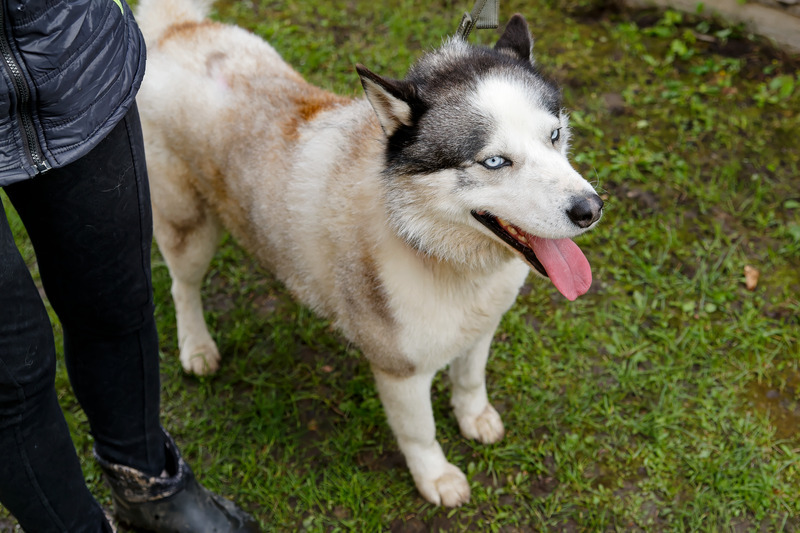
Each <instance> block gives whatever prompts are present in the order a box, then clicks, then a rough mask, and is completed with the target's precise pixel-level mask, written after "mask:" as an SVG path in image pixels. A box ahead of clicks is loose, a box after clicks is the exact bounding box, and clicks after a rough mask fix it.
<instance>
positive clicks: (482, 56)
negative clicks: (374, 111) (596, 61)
mask: <svg viewBox="0 0 800 533" xmlns="http://www.w3.org/2000/svg"><path fill="white" fill-rule="evenodd" d="M437 54H438V55H437ZM495 73H503V75H504V76H512V77H519V78H520V79H521V80H522V82H523V83H526V84H528V85H530V87H531V92H532V93H536V95H537V98H539V99H540V101H541V103H542V105H544V107H545V109H547V111H548V112H549V113H551V114H552V115H553V116H555V117H558V116H559V114H560V112H561V93H560V91H559V90H558V88H557V87H556V85H555V84H553V83H552V82H550V81H549V80H547V79H546V78H545V77H544V76H543V75H542V74H541V73H540V72H539V70H538V69H537V68H536V67H535V66H534V65H533V64H532V63H531V62H530V61H528V60H522V59H519V58H518V57H517V56H515V55H513V54H509V53H507V52H503V51H498V50H496V49H492V48H483V47H476V46H471V47H470V49H469V52H468V53H464V54H453V56H452V57H449V56H447V55H446V54H441V53H438V52H433V53H431V54H430V57H428V56H426V57H423V58H422V59H421V60H420V61H419V62H418V63H417V64H415V65H414V66H413V67H411V69H410V70H409V73H408V76H407V77H406V79H405V80H404V81H405V82H406V83H408V84H409V85H410V86H412V87H413V88H414V93H413V94H414V98H413V99H411V101H407V102H408V103H409V106H410V107H411V110H412V121H411V124H410V125H402V126H400V127H398V128H397V129H396V130H395V131H394V132H393V134H392V135H390V137H389V140H388V144H387V152H386V158H387V169H386V170H387V173H388V174H389V175H397V174H432V173H434V172H438V171H440V170H445V169H452V168H460V167H463V166H464V165H465V164H468V163H472V162H474V161H475V160H476V157H477V155H478V154H479V153H480V151H481V150H482V149H483V148H484V147H485V146H486V142H487V140H488V136H489V135H490V132H491V131H492V130H493V125H492V123H491V118H490V117H488V116H486V115H484V114H483V113H482V111H481V110H480V109H476V108H475V107H474V106H471V105H470V104H469V102H468V99H467V98H466V96H467V95H468V94H470V93H471V92H473V91H474V90H475V88H476V87H477V86H478V84H479V82H480V80H481V79H484V78H486V77H488V76H491V75H493V74H495Z"/></svg>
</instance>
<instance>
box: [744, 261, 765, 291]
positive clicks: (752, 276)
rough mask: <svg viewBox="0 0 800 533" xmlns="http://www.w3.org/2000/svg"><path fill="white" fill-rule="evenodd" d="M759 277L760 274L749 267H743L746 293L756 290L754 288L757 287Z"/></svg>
mask: <svg viewBox="0 0 800 533" xmlns="http://www.w3.org/2000/svg"><path fill="white" fill-rule="evenodd" d="M760 275H761V272H759V271H758V270H757V269H755V268H753V267H751V266H750V265H745V266H744V285H745V287H747V290H748V291H754V290H756V287H757V286H758V277H759V276H760Z"/></svg>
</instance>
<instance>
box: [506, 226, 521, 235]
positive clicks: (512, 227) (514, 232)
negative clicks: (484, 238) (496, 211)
mask: <svg viewBox="0 0 800 533" xmlns="http://www.w3.org/2000/svg"><path fill="white" fill-rule="evenodd" d="M506 229H507V230H508V232H509V233H510V234H511V235H519V232H518V231H517V230H515V229H514V226H507V227H506Z"/></svg>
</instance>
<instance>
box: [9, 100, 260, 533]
mask: <svg viewBox="0 0 800 533" xmlns="http://www.w3.org/2000/svg"><path fill="white" fill-rule="evenodd" d="M6 192H7V193H8V195H9V198H10V199H11V201H12V202H13V203H14V205H15V207H16V208H17V211H18V212H19V213H20V217H21V218H22V219H23V222H24V223H25V225H26V228H27V229H28V234H29V235H30V237H31V241H32V242H33V245H34V249H35V250H36V256H37V259H38V261H39V270H40V272H41V275H42V282H43V284H44V287H45V291H46V293H47V296H48V298H49V299H50V302H51V303H52V304H53V308H54V309H55V310H56V313H58V316H59V318H60V319H61V323H62V326H63V329H64V351H65V359H66V362H67V370H68V372H69V376H70V381H71V383H72V386H73V389H74V390H75V395H76V397H77V398H78V401H79V402H80V403H81V406H82V407H83V409H84V411H85V412H86V415H87V418H88V419H89V424H90V425H91V429H92V434H93V435H94V438H95V455H96V457H97V459H98V462H99V463H100V466H101V468H102V469H103V472H104V473H105V475H106V479H107V480H108V482H109V485H110V486H111V493H112V498H113V500H114V506H115V510H116V513H117V517H118V518H119V519H120V520H122V521H124V522H126V523H129V524H131V525H133V526H136V527H138V528H141V529H146V530H152V531H157V532H161V531H170V532H176V531H177V532H186V533H189V532H192V533H193V532H197V531H229V532H231V533H235V532H256V531H259V527H258V524H257V522H255V520H253V518H252V517H251V516H249V515H248V514H247V513H245V512H244V511H242V510H241V509H239V508H238V507H237V506H236V505H235V504H233V503H232V502H230V501H228V500H226V499H224V498H222V497H220V496H218V495H216V494H213V493H211V492H209V491H208V490H206V489H205V488H203V487H202V486H201V485H200V484H199V483H198V482H197V481H196V480H195V478H194V475H193V474H192V471H191V468H189V466H188V465H187V464H186V463H184V462H183V460H182V459H181V457H180V453H179V452H178V450H177V447H176V446H175V444H174V443H173V442H172V440H171V439H170V438H169V437H168V436H167V435H166V434H165V432H164V430H163V429H162V428H161V426H160V423H159V394H160V385H159V368H158V337H157V333H156V327H155V321H154V317H153V298H152V286H151V281H150V246H151V241H152V232H153V226H152V215H151V208H150V198H149V190H148V185H147V173H146V169H145V165H144V147H143V143H142V134H141V127H140V125H139V117H138V114H137V111H136V109H135V108H134V109H133V110H131V112H129V113H128V115H127V116H126V117H125V119H123V120H122V122H121V123H120V124H119V125H118V126H117V127H116V128H115V129H114V130H113V131H112V132H111V133H110V134H109V135H108V137H106V138H105V139H104V140H103V141H102V142H101V143H100V144H99V145H98V146H97V147H96V148H95V149H94V150H93V151H92V152H91V153H89V154H88V155H86V156H84V157H83V158H82V159H81V160H79V161H77V162H75V163H73V164H71V165H68V166H66V167H64V168H62V169H57V170H53V171H50V172H48V173H47V174H45V175H44V176H41V177H39V178H36V179H35V180H31V181H27V182H20V183H17V184H14V185H11V186H9V187H7V188H6Z"/></svg>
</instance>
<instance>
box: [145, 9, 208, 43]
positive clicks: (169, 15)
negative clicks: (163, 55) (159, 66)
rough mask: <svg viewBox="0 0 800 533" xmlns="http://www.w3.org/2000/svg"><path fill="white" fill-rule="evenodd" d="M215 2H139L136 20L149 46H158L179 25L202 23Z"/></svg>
mask: <svg viewBox="0 0 800 533" xmlns="http://www.w3.org/2000/svg"><path fill="white" fill-rule="evenodd" d="M213 1H214V0H139V7H138V9H137V10H136V20H137V22H138V23H139V28H140V29H141V30H142V34H143V35H144V40H145V42H146V43H147V45H148V46H156V44H157V43H158V41H159V40H160V39H161V37H162V36H163V35H164V34H165V33H166V32H167V30H168V29H169V28H170V27H172V26H175V25H178V24H185V23H191V22H200V21H202V20H203V19H204V18H206V17H207V16H208V13H209V11H211V4H212V3H213Z"/></svg>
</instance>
